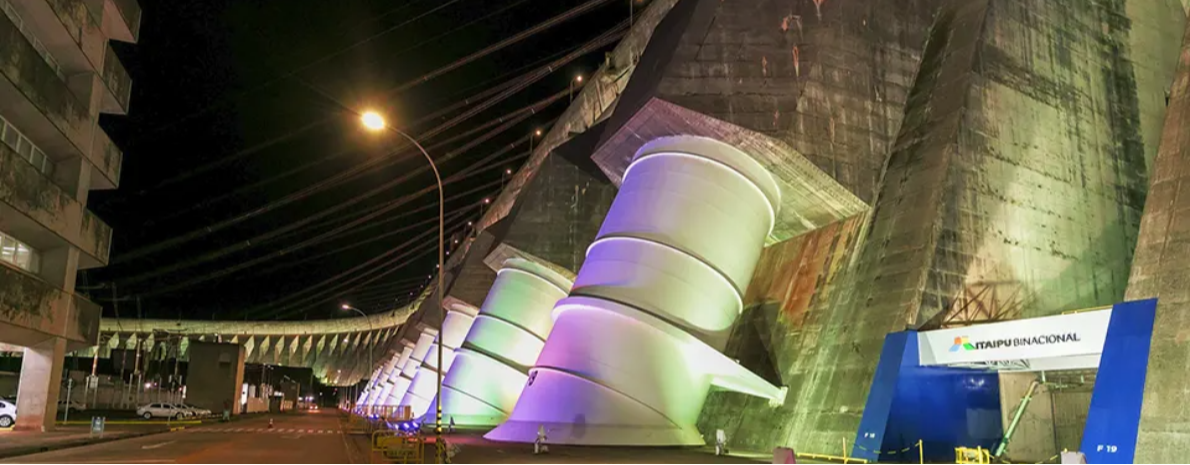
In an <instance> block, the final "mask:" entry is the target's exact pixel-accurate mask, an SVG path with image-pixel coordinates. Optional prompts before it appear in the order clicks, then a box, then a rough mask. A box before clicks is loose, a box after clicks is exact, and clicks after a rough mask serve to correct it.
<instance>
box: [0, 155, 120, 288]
mask: <svg viewBox="0 0 1190 465" xmlns="http://www.w3.org/2000/svg"><path fill="white" fill-rule="evenodd" d="M0 225H2V226H3V227H4V229H5V230H6V231H7V232H10V233H12V234H13V236H15V237H16V238H18V239H20V240H22V241H24V242H26V243H28V244H29V245H30V246H32V247H34V248H35V249H38V250H53V249H57V248H61V247H66V246H70V247H75V248H77V249H79V251H80V252H82V253H80V254H79V265H78V267H79V269H87V268H95V267H99V266H104V265H106V264H107V261H108V254H109V252H110V247H111V237H112V230H111V227H109V226H108V225H107V224H105V223H104V222H103V221H101V220H99V218H96V217H95V216H94V215H92V214H91V212H89V211H87V210H86V209H85V208H83V205H82V204H81V203H79V202H78V200H75V199H74V198H73V197H71V196H70V195H68V194H67V193H66V191H64V190H62V188H61V187H58V185H56V184H54V183H53V182H50V180H49V179H48V178H46V177H45V176H44V175H43V174H42V173H41V172H40V171H38V170H37V169H36V168H34V167H33V165H32V164H30V163H29V162H28V161H26V160H25V159H24V158H22V157H21V156H20V155H19V154H17V153H16V152H14V151H13V150H12V149H10V148H9V147H8V146H6V145H0Z"/></svg>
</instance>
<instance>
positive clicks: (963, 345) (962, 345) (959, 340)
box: [950, 336, 975, 352]
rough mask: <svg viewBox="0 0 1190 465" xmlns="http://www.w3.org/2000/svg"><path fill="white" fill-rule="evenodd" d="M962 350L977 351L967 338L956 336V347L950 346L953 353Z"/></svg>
mask: <svg viewBox="0 0 1190 465" xmlns="http://www.w3.org/2000/svg"><path fill="white" fill-rule="evenodd" d="M960 350H975V346H973V345H971V342H970V341H968V340H967V336H955V338H954V345H953V346H950V351H951V352H958V351H960Z"/></svg>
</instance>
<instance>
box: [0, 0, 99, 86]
mask: <svg viewBox="0 0 1190 465" xmlns="http://www.w3.org/2000/svg"><path fill="white" fill-rule="evenodd" d="M6 1H9V2H14V0H6ZM16 3H19V8H17V10H18V11H17V12H18V14H19V15H20V18H21V20H20V23H21V24H20V26H21V27H22V28H24V29H26V31H25V32H26V38H27V39H29V40H30V42H34V43H36V44H40V45H41V48H43V49H44V51H45V52H46V55H47V56H48V57H49V58H47V61H49V62H51V63H52V64H51V66H56V67H58V68H59V71H60V73H61V74H62V75H63V76H72V75H75V74H80V73H85V72H95V71H97V70H98V69H99V65H100V64H101V63H103V54H104V53H105V50H104V47H105V45H106V44H107V39H106V38H104V36H103V31H102V30H101V29H100V27H99V22H98V21H97V20H96V19H95V16H94V15H92V14H91V9H90V8H88V6H87V4H86V2H85V1H84V0H25V1H19V2H16Z"/></svg>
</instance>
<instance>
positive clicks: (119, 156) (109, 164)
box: [88, 129, 124, 190]
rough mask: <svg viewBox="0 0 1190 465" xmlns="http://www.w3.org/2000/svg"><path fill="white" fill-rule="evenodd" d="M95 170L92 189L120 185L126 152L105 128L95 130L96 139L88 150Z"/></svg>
mask: <svg viewBox="0 0 1190 465" xmlns="http://www.w3.org/2000/svg"><path fill="white" fill-rule="evenodd" d="M88 153H89V154H90V156H89V158H90V160H91V165H92V166H94V171H92V173H91V189H92V190H107V189H116V188H119V187H120V170H121V169H122V168H123V165H124V152H123V151H121V150H120V147H117V146H116V144H115V143H113V142H112V139H111V137H108V135H107V132H105V131H103V129H96V130H95V141H94V143H93V144H91V150H90V151H89V152H88Z"/></svg>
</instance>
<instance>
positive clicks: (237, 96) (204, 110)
mask: <svg viewBox="0 0 1190 465" xmlns="http://www.w3.org/2000/svg"><path fill="white" fill-rule="evenodd" d="M458 1H459V0H448V1H447V2H446V3H443V4H440V5H438V6H437V7H434V8H432V9H430V10H429V11H427V12H424V13H422V14H420V15H417V16H414V17H413V18H412V19H409V20H406V21H404V22H401V23H397V24H396V25H393V26H390V27H388V28H386V29H384V30H381V31H380V32H377V33H374V34H372V35H370V36H368V37H365V38H363V39H360V40H358V41H355V42H353V43H351V44H349V45H347V46H346V47H341V48H339V49H337V50H335V51H333V52H331V53H328V54H325V55H322V56H320V57H318V58H316V59H314V60H313V61H309V62H306V64H304V65H301V66H298V67H296V68H293V69H290V70H289V71H285V72H283V73H282V74H281V75H280V76H274V77H272V78H270V79H268V80H266V81H264V82H262V83H260V84H257V85H255V86H253V87H251V88H249V89H245V90H243V91H240V92H237V93H236V94H234V95H232V96H230V97H227V98H224V99H221V100H220V101H219V102H216V103H213V104H210V105H207V106H205V107H203V108H201V109H199V110H198V111H195V112H192V113H190V114H187V115H185V116H182V117H181V118H178V119H176V120H174V121H173V122H170V123H167V124H165V125H162V126H158V127H156V128H153V129H151V130H150V131H149V134H156V133H159V132H161V131H165V130H167V129H170V128H173V127H174V126H177V125H179V124H182V123H185V122H187V121H189V120H191V119H194V118H196V117H199V116H202V115H204V114H206V113H207V112H209V111H211V110H213V109H215V108H219V107H221V106H223V105H225V104H227V103H230V102H234V101H236V100H238V99H240V98H242V97H245V96H248V95H251V94H254V93H256V92H259V91H261V90H264V89H266V88H268V87H271V86H272V85H274V84H277V83H279V82H281V81H284V80H285V79H286V78H288V77H290V76H294V75H296V74H297V73H300V72H302V71H305V70H307V69H310V68H312V67H314V66H317V65H319V64H322V63H325V62H327V61H328V60H330V59H332V58H335V57H338V56H341V55H342V54H344V53H347V52H349V51H351V50H355V49H356V48H358V47H360V46H362V45H364V44H367V43H370V42H372V41H374V40H376V39H378V38H380V37H382V36H385V35H387V34H389V33H392V32H393V31H396V30H397V29H400V28H402V27H405V26H407V25H409V24H412V23H414V22H416V21H418V20H420V19H422V18H424V17H426V16H429V15H430V14H433V13H435V12H437V11H438V10H441V9H443V8H446V7H448V6H450V5H452V4H455V3H458ZM410 5H412V3H411V4H408V5H404V6H401V7H398V8H394V9H393V10H390V11H388V12H386V13H385V14H384V15H381V16H380V17H384V16H387V15H388V14H390V13H393V12H395V11H399V10H401V9H404V8H406V7H408V6H410ZM375 19H379V18H373V20H375ZM460 29H461V28H460Z"/></svg>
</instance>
